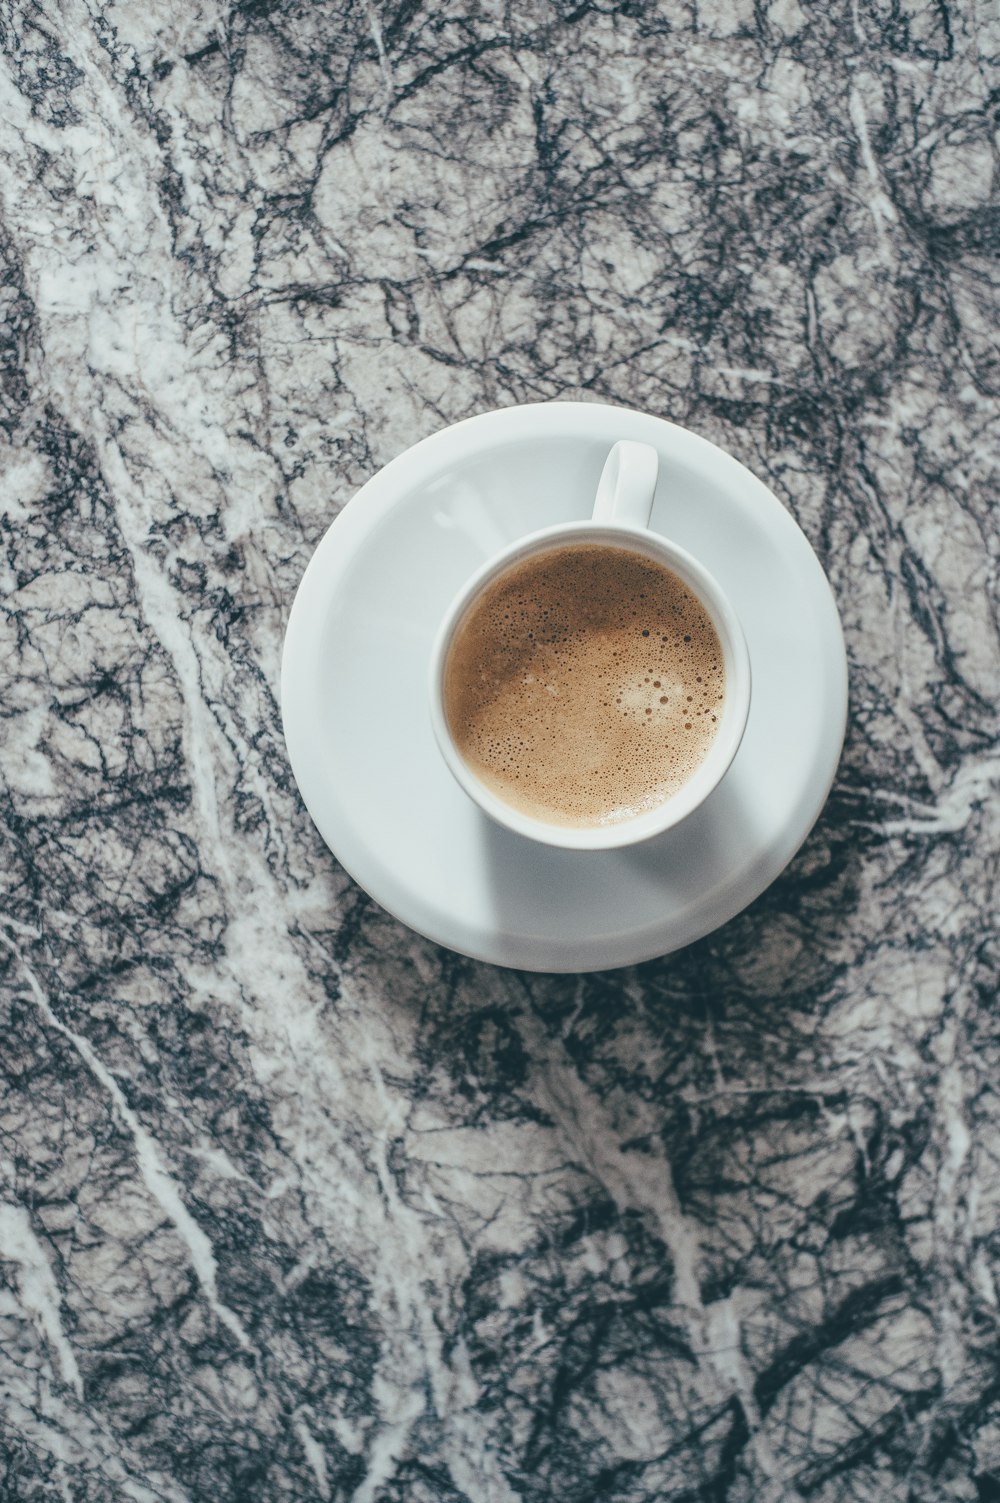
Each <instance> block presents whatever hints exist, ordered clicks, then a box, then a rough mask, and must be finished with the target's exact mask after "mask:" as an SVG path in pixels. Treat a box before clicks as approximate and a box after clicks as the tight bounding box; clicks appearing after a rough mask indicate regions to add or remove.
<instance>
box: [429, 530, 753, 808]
mask: <svg viewBox="0 0 1000 1503" xmlns="http://www.w3.org/2000/svg"><path fill="white" fill-rule="evenodd" d="M724 694H725V669H724V666H723V654H722V647H721V644H720V642H719V638H718V634H717V633H716V630H715V627H714V626H713V625H712V622H711V620H710V618H709V616H708V614H707V612H706V611H705V609H704V607H703V606H702V605H701V603H700V601H699V600H698V599H697V598H696V597H695V595H694V594H693V593H692V592H691V590H689V589H688V587H687V586H686V585H685V584H684V583H683V581H681V580H680V579H679V578H678V577H677V576H676V575H675V574H673V573H672V572H671V571H670V570H669V569H667V568H665V567H664V566H663V565H661V564H658V563H656V562H654V561H653V560H651V559H648V558H645V557H643V556H642V555H640V554H638V553H635V552H632V551H630V550H628V549H626V548H619V547H615V546H611V545H607V544H595V543H572V544H565V545H561V546H560V545H557V546H555V547H553V548H551V549H549V550H547V551H545V552H543V553H540V554H534V555H532V556H531V557H530V558H527V559H525V560H523V561H521V562H519V563H517V564H515V565H513V566H512V567H511V568H510V569H509V570H507V571H506V572H505V573H504V574H502V575H500V576H499V578H497V579H495V580H494V581H492V582H491V583H490V584H489V585H488V586H487V587H486V588H485V589H484V590H483V592H482V593H481V594H480V595H479V596H478V597H477V599H476V600H475V601H474V602H473V604H472V606H471V607H470V608H469V610H468V611H467V612H466V614H465V615H464V617H463V618H462V620H461V621H460V623H459V626H458V629H457V631H456V633H455V636H454V638H453V641H452V645H451V648H450V651H449V654H448V659H447V662H446V665H445V713H446V715H447V719H448V724H449V727H450V729H451V733H452V736H453V737H454V739H455V742H456V745H457V746H458V748H459V750H460V751H461V753H462V756H463V757H464V758H465V760H466V761H467V762H468V764H469V766H470V767H471V768H472V769H473V771H474V772H475V773H476V774H477V775H478V776H479V777H480V778H481V779H482V781H483V782H484V783H485V784H486V785H487V787H489V788H490V789H491V790H492V791H493V792H494V793H495V794H497V796H498V797H500V798H502V799H504V800H506V802H508V803H509V804H512V805H513V806H514V807H515V808H517V809H519V810H521V811H522V812H524V813H525V814H530V815H534V816H535V817H536V818H539V819H544V820H547V821H549V822H550V823H559V824H567V825H580V826H588V825H602V824H608V823H616V822H619V821H621V820H625V819H630V818H632V817H633V816H634V815H637V814H640V813H643V812H645V811H646V810H648V809H652V808H655V807H656V806H657V805H658V804H660V803H662V802H663V801H664V800H665V799H667V798H669V797H670V796H671V795H672V794H674V793H676V792H677V790H678V789H679V788H681V787H682V786H683V785H684V783H685V782H687V780H688V779H689V778H690V777H691V775H692V773H694V772H695V770H696V769H697V768H698V766H699V765H700V763H701V762H702V760H703V759H704V757H705V754H706V752H707V751H708V748H709V746H710V745H711V743H712V740H713V739H714V737H715V735H716V732H717V730H718V726H719V718H720V716H721V707H722V702H723V697H724Z"/></svg>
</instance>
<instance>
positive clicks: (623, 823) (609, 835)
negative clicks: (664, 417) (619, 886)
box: [429, 519, 750, 851]
mask: <svg viewBox="0 0 1000 1503" xmlns="http://www.w3.org/2000/svg"><path fill="white" fill-rule="evenodd" d="M564 540H565V541H571V540H578V541H580V542H593V543H604V544H607V545H610V546H612V547H619V548H625V549H626V550H628V551H631V552H634V553H639V554H642V555H644V556H645V557H647V558H648V557H652V558H654V559H655V560H656V562H658V563H661V564H663V565H664V566H665V567H666V568H668V569H671V570H672V571H673V572H674V573H676V574H677V575H678V576H679V577H680V579H681V580H682V581H683V583H685V584H687V585H688V586H689V588H691V589H692V590H693V591H694V593H695V594H696V595H697V597H698V599H699V601H700V602H701V604H702V605H703V606H704V607H705V609H706V610H707V611H708V614H709V617H710V619H711V621H712V624H713V626H714V627H715V630H716V632H717V634H718V636H719V640H720V643H721V645H722V650H723V661H724V667H725V672H726V685H727V689H726V701H725V705H724V709H723V718H722V722H721V724H720V726H719V729H718V732H717V733H716V735H715V737H714V739H713V741H712V744H711V746H710V747H709V749H708V751H707V752H706V754H705V757H704V758H703V759H702V761H701V762H700V763H699V765H698V767H697V768H696V770H695V771H694V772H693V773H692V775H691V777H690V778H688V780H687V781H686V782H685V783H684V784H683V785H682V786H681V787H680V788H679V789H678V790H677V792H676V793H674V794H671V795H670V797H669V798H666V799H664V800H663V802H662V803H660V804H657V805H656V807H655V808H653V809H649V810H646V811H644V812H643V813H642V814H637V815H633V816H632V817H631V818H630V819H624V820H618V821H615V822H614V823H609V824H606V825H569V824H567V825H562V824H557V823H555V822H549V821H547V820H543V819H540V818H538V817H537V816H535V815H531V814H525V813H522V812H521V811H520V810H519V809H516V808H515V807H514V806H513V805H512V804H509V803H507V802H506V800H504V799H502V798H500V796H499V795H498V794H495V793H494V792H493V791H492V789H490V788H488V787H487V786H486V785H485V784H484V783H483V782H482V781H481V780H480V779H479V777H478V776H477V775H476V773H475V772H474V771H473V770H472V768H471V767H470V766H469V764H468V763H467V762H466V760H465V758H464V757H463V756H462V753H461V752H460V751H459V749H458V747H457V745H456V744H455V740H454V737H453V736H452V733H451V728H450V727H449V725H448V718H447V715H446V713H445V709H444V671H445V664H446V662H447V658H448V650H449V648H450V646H451V642H452V639H453V637H454V634H455V631H456V630H457V627H458V625H459V623H460V622H461V620H462V618H463V616H464V615H465V613H466V611H467V610H468V609H469V607H470V606H471V605H472V602H473V601H474V600H475V598H476V597H477V596H478V595H479V594H480V592H481V591H482V590H483V588H484V587H485V586H486V585H487V584H489V583H490V582H491V581H492V580H493V579H495V578H497V577H498V576H499V575H500V574H502V573H504V571H505V570H507V569H508V568H510V567H511V565H513V564H515V563H518V562H520V561H521V560H522V559H524V558H528V557H531V556H532V555H534V554H536V553H541V552H544V551H545V550H546V548H548V547H549V546H553V545H558V544H559V543H561V542H563V541H564ZM429 688H430V696H429V697H430V709H431V722H432V725H433V729H434V734H435V739H436V740H437V744H438V747H439V749H440V751H441V753H442V756H443V757H444V760H445V762H446V764H447V766H448V768H449V770H450V772H451V773H452V775H453V776H454V777H455V779H456V780H457V782H458V783H459V785H460V786H461V787H462V788H463V789H464V790H465V792H466V793H467V794H468V795H469V797H470V798H471V799H472V800H473V801H474V802H475V803H476V804H478V805H479V807H480V808H481V809H482V810H483V812H484V813H486V814H487V815H489V816H490V818H491V819H493V820H494V821H496V823H498V824H500V825H503V826H506V828H507V829H509V830H513V831H514V833H515V834H518V835H522V836H524V837H526V838H527V839H529V840H535V841H539V842H541V843H542V844H544V845H551V846H558V847H561V848H562V849H564V850H587V851H594V850H614V849H621V848H622V847H627V846H632V845H637V844H639V843H641V842H642V841H645V840H649V839H651V838H652V837H653V836H655V835H660V834H663V833H664V832H665V831H667V830H670V829H673V828H674V826H676V825H678V824H680V822H681V821H682V820H684V819H686V818H687V817H688V816H689V815H690V814H692V813H693V812H694V810H695V809H697V808H698V807H699V805H700V804H702V803H703V802H704V800H705V799H706V798H708V796H709V795H710V794H711V793H712V792H713V790H714V789H715V788H716V787H717V786H718V784H719V783H720V782H721V781H722V779H723V777H724V776H725V774H726V772H727V771H728V769H729V767H730V765H731V764H732V761H733V758H734V757H735V756H736V753H737V751H738V749H739V745H740V742H741V741H742V739H743V733H744V731H745V729H746V724H747V718H748V716H749V713H750V656H749V652H748V649H747V645H746V638H745V636H744V633H743V628H742V626H741V624H740V621H739V618H738V616H737V614H736V612H735V610H734V609H733V607H732V605H731V603H730V602H729V599H728V597H727V596H726V594H725V592H724V591H723V589H722V587H721V585H720V584H719V583H718V581H717V580H716V579H715V577H714V576H713V575H712V574H711V573H709V571H708V570H707V569H706V568H705V567H704V565H703V564H701V563H699V562H698V560H697V559H696V558H694V556H693V555H692V554H690V553H688V551H687V550H686V549H685V548H681V547H680V546H679V544H677V543H673V542H671V540H670V539H669V538H667V537H664V536H662V535H661V534H659V533H655V532H652V531H650V530H649V529H648V528H639V527H632V526H628V525H626V524H621V523H595V522H593V521H591V520H589V519H587V520H582V521H574V522H561V523H557V524H556V525H554V526H552V527H545V528H541V529H540V530H539V531H537V532H533V533H530V534H528V536H527V537H524V538H520V539H518V540H517V541H516V542H514V543H511V544H510V545H508V547H506V548H504V549H503V550H501V552H499V553H496V554H494V555H492V557H491V558H489V559H487V561H486V562H485V563H484V564H483V565H482V566H481V567H480V568H479V569H477V570H476V571H475V573H473V574H472V575H471V576H470V577H469V579H467V580H466V582H465V584H464V585H463V586H462V588H461V589H460V590H459V591H458V593H457V594H456V595H455V597H454V599H453V600H452V602H451V604H450V606H449V607H448V610H447V611H446V612H445V615H444V619H443V620H442V622H441V624H440V626H439V628H438V631H437V635H436V637H435V639H434V644H433V647H432V649H431V661H430V684H429Z"/></svg>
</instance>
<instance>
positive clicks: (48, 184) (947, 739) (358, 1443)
mask: <svg viewBox="0 0 1000 1503" xmlns="http://www.w3.org/2000/svg"><path fill="white" fill-rule="evenodd" d="M0 33H2V35H3V41H4V48H3V59H2V69H3V72H2V81H0V102H2V111H0V115H2V125H0V199H2V226H0V229H2V236H0V254H2V261H3V275H2V278H0V297H2V319H0V361H2V383H0V418H2V424H3V430H4V441H3V444H2V447H0V467H2V482H0V500H2V504H0V511H2V534H3V538H2V560H3V562H2V570H3V573H2V587H0V588H2V605H3V611H2V621H3V632H4V636H3V644H4V645H3V653H2V657H0V679H2V692H0V703H2V718H0V726H2V762H0V776H2V816H0V817H2V831H3V844H2V860H0V885H2V891H3V901H2V927H0V936H2V941H3V945H2V950H0V954H2V956H3V960H2V982H3V985H2V993H0V1006H2V1029H0V1070H2V1088H0V1497H2V1498H3V1499H4V1500H5V1503H7V1500H9V1503H28V1500H31V1503H34V1500H41V1499H63V1500H73V1503H106V1500H118V1499H130V1500H136V1503H153V1500H155V1503H160V1500H163V1503H183V1500H192V1503H195V1500H197V1503H201V1500H209V1503H230V1500H231V1503H247V1500H261V1503H271V1500H281V1499H294V1500H314V1499H330V1500H338V1503H340V1500H342V1503H347V1500H352V1503H395V1500H399V1503H402V1500H406V1503H453V1500H469V1503H509V1500H515V1499H517V1500H520V1499H523V1500H530V1503H535V1500H537V1503H542V1500H558V1503H585V1500H601V1503H626V1500H628V1503H652V1500H656V1503H723V1500H725V1503H743V1500H747V1503H750V1500H752V1503H776V1500H785V1499H787V1500H797V1499H809V1500H813V1503H847V1500H851V1503H854V1500H857V1503H872V1500H876V1503H897V1500H898V1503H904V1500H905V1503H937V1500H941V1499H960V1500H966V1499H967V1500H976V1503H988V1500H996V1499H998V1498H1000V1356H998V1353H1000V1304H998V1292H997V1283H998V1270H997V1257H998V1251H1000V1219H998V1210H1000V1173H998V1164H997V1157H998V1150H997V1143H998V1126H1000V1100H998V1094H997V1091H998V1087H997V1079H998V1069H1000V1013H998V1011H997V1007H996V1002H995V987H996V964H997V933H996V927H995V916H996V909H997V848H998V841H997V835H998V814H997V797H996V785H997V780H998V769H1000V757H998V751H997V718H998V712H997V700H998V689H1000V670H998V642H997V604H996V602H997V594H996V583H997V578H996V576H997V552H998V542H997V526H996V517H997V512H996V495H997V463H996V461H997V453H998V402H997V394H998V386H1000V360H998V354H997V349H998V346H997V339H996V330H997V317H996V303H995V297H994V294H995V292H996V287H997V251H998V248H1000V218H998V207H997V204H998V199H997V195H996V191H995V186H994V185H995V182H996V151H995V138H994V136H993V134H992V132H993V129H994V127H995V123H996V122H995V119H994V118H993V113H991V112H995V110H996V101H997V93H998V69H997V67H996V62H995V59H996V58H997V56H998V54H1000V28H998V25H997V17H996V11H995V8H994V7H992V6H988V5H986V4H985V3H982V0H961V3H959V4H953V3H951V0H934V3H931V0H898V3H896V0H894V3H892V4H890V3H889V0H876V3H872V4H864V3H856V4H853V5H851V6H848V5H846V4H845V5H842V6H834V7H827V6H821V5H819V4H811V3H810V4H800V3H797V0H773V3H771V4H767V3H766V0H759V3H755V4H753V5H751V4H750V0H731V3H730V0H726V3H723V0H692V3H690V4H687V3H684V4H682V3H680V0H671V3H665V4H661V5H656V4H651V3H645V0H627V3H608V4H596V3H581V4H578V5H575V4H574V5H569V4H558V5H550V4H544V3H541V0H538V3H533V4H516V3H507V4H504V5H499V4H490V3H487V4H483V5H470V4H464V3H461V0H459V3H457V4H452V5H446V6H441V7H432V6H426V5H421V4H420V3H418V0H403V3H401V4H398V5H385V4H382V3H380V0H368V3H355V0H349V3H347V4H345V5H343V6H336V5H332V4H328V3H326V0H321V3H319V4H308V3H301V4H292V3H286V0H278V3H275V0H242V3H240V0H237V3H234V4H231V5H229V6H216V5H215V4H213V3H212V0H191V3H187V0H184V3H182V0H148V3H146V4H143V5H139V4H125V3H118V4H115V3H106V4H101V3H99V0H89V3H85V0H53V3H51V4H45V5H43V4H41V3H39V0H7V3H5V4H4V5H3V6H2V8H0ZM565 397H573V398H583V399H590V398H592V399H595V400H604V401H613V402H618V403H623V404H627V405H631V406H635V407H640V408H643V409H646V410H648V411H651V412H655V413H658V414H661V415H663V416H667V417H670V418H673V419H675V420H676V421H679V422H681V423H683V424H686V425H687V426H689V427H691V428H693V429H695V430H696V431H697V432H700V433H703V434H705V435H706V436H707V437H709V438H711V439H713V440H714V441H716V442H718V443H720V444H722V445H723V446H724V447H726V448H727V449H729V450H731V451H732V452H733V453H735V454H736V455H737V456H738V457H739V458H741V459H742V460H743V461H744V462H745V463H747V464H748V465H750V467H751V468H752V469H754V470H755V471H757V472H758V473H759V474H761V475H762V476H763V477H764V478H766V479H767V480H768V482H769V483H770V484H771V485H772V486H773V487H774V489H775V491H776V492H777V494H778V495H779V496H780V497H781V499H782V501H783V502H784V503H785V504H786V505H787V506H788V507H789V508H790V510H791V511H792V513H793V514H794V515H795V517H796V518H797V519H798V521H799V523H800V524H801V526H802V527H803V529H804V530H805V532H806V533H807V535H808V536H809V538H810V540H811V541H812V543H813V544H814V546H815V548H816V549H817V552H818V553H819V555H820V557H821V559H822V560H823V562H824V565H825V567H826V568H827V570H828V572H829V576H830V579H831V582H832V584H833V587H834V590H835V592H836V596H837V600H838V603H839V605H840V609H841V612H842V617H843V622H844V628H845V633H846V638H847V643H848V649H849V655H850V664H851V717H850V726H849V731H848V740H847V744H846V748H845V753H844V758H843V762H842V765H841V768H840V772H839V775H838V778H837V781H836V785H835V788H834V791H833V794H832V796H831V799H830V801H829V803H828V805H827V808H826V810H825V812H824V814H823V816H822V817H821V820H820V822H819V824H818V825H817V827H816V829H815V831H814V833H813V834H812V836H811V837H810V839H809V840H808V842H807V843H806V845H805V846H804V848H803V849H802V851H801V852H800V854H799V855H798V857H797V858H796V859H795V861H794V863H793V864H792V866H791V867H790V868H789V870H788V871H787V873H786V874H785V875H784V876H783V877H782V878H781V879H779V881H778V882H777V883H776V884H775V885H774V886H773V887H772V888H770V889H769V890H768V892H767V893H766V894H765V895H764V896H763V897H762V898H761V899H760V900H758V902H757V903H756V904H754V905H753V906H752V907H751V908H750V909H749V910H748V911H746V912H745V913H744V914H742V915H741V916H740V917H739V918H737V919H735V920H734V921H733V922H731V923H730V924H728V925H727V926H726V927H724V928H723V929H722V930H720V931H718V932H717V933H715V934H714V935H712V936H710V937H709V938H707V939H705V940H704V941H702V942H700V943H699V944H697V945H695V946H693V947H692V948H690V949H688V950H685V951H682V952H679V953H677V954H675V955H673V956H671V957H669V958H667V959H664V960H660V961H655V962H651V963H649V964H647V965H644V966H642V967H640V968H638V969H635V970H626V971H620V972H608V973H604V974H599V975H579V976H565V977H555V978H554V977H546V976H540V975H529V974H518V973H515V972H510V971H502V970H498V969H493V968H491V967H489V966H486V965H482V964H477V963H474V962H472V961H466V960H463V959H461V958H459V957H457V956H455V955H453V954H451V953H448V952H447V951H444V950H441V949H438V948H436V947H435V946H433V945H432V944H430V943H429V942H427V941H424V940H422V939H420V938H419V937H417V936H416V935H414V934H412V933H411V932H409V931H407V930H406V929H404V928H403V927H402V926H400V925H399V924H397V923H396V922H395V921H394V920H392V919H390V918H389V917H388V916H387V915H385V914H384V913H383V912H381V911H380V910H379V909H378V908H377V907H376V906H375V905H374V904H373V903H372V901H371V900H370V899H368V898H367V897H366V895H365V894H364V893H363V892H361V891H360V890H359V889H358V888H357V887H356V886H354V884H353V883H352V882H351V881H350V880H349V878H348V877H347V876H346V875H345V874H344V873H343V872H342V871H341V870H340V869H339V868H338V866H337V864H336V861H335V860H334V859H333V858H332V857H331V856H330V854H329V853H328V852H327V850H326V849H325V848H324V846H323V845H322V843H321V841H320V840H319V838H318V836H317V834H316V832H315V831H314V829H313V827H312V826H311V824H310V821H309V819H308V816H307V815H306V813H305V811H304V809H303V807H302V805H301V802H300V800H299V798H298V795H297V792H296V789H295V786H294V784H293V782H292V780H291V777H290V774H289V770H288V766H287V761H286V757H285V752H284V747H283V741H282V736H281V729H280V723H279V715H278V706H277V700H276V686H277V679H278V664H279V655H280V647H281V640H282V632H283V628H284V623H285V620H286V618H287V613H288V610H289V606H290V603H291V600H292V597H293V594H294V591H295V588H296V585H297V582H298V580H299V578H300V576H301V573H302V570H303V568H304V566H305V564H306V561H307V559H308V558H309V556H310V553H311V551H312V549H313V548H314V546H315V545H316V543H317V541H318V539H319V538H320V536H321V535H322V534H323V532H324V530H325V528H326V527H327V525H328V524H329V522H330V520H331V518H332V517H333V516H334V515H335V514H336V512H337V509H338V508H339V507H340V506H341V505H342V504H343V503H344V502H345V501H346V500H347V499H349V497H350V496H351V495H352V493H353V492H354V491H355V490H356V489H357V487H358V486H359V485H360V484H361V483H362V482H363V481H364V480H365V479H366V478H367V477H368V476H369V475H370V474H371V473H372V472H373V471H374V470H375V469H376V468H377V467H378V466H380V465H381V464H383V463H384V462H385V461H387V460H388V459H389V458H391V457H392V456H393V455H395V454H397V453H398V452H399V451H400V450H402V449H403V448H405V447H406V446H407V445H409V444H411V443H413V442H415V441H416V440H417V439H419V438H421V437H423V436H424V435H425V434H427V433H429V432H432V431H434V430H435V429H437V428H438V427H440V426H442V425H443V424H445V423H447V422H450V421H453V420H455V419H458V418H462V417H465V416H467V415H470V414H472V413H476V412H480V411H483V410H485V409H488V408H490V407H495V406H504V405H506V404H509V403H513V402H523V401H537V400H545V399H559V398H565ZM345 650H349V647H345Z"/></svg>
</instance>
